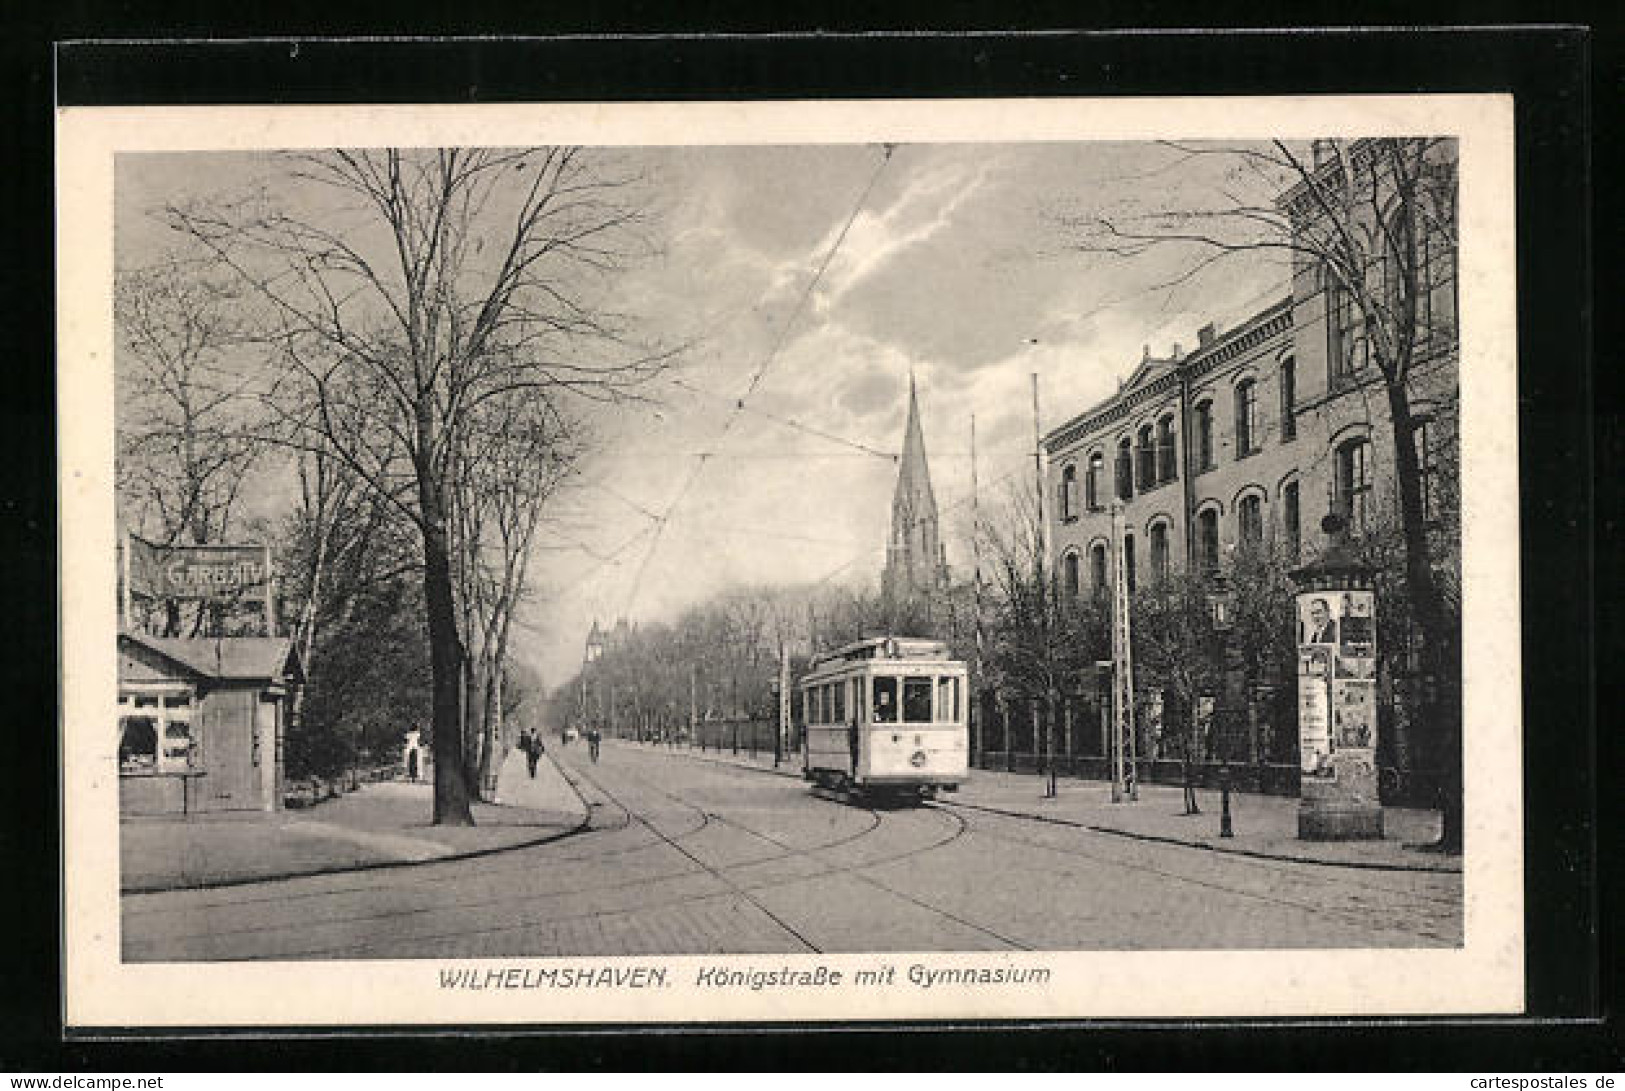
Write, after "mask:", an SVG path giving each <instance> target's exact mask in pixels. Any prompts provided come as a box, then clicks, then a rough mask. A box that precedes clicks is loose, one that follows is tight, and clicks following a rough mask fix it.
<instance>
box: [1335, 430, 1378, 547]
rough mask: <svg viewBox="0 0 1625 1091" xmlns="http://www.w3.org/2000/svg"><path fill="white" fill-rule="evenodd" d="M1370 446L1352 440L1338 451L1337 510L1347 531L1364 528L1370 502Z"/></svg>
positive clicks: (1358, 440) (1360, 441)
mask: <svg viewBox="0 0 1625 1091" xmlns="http://www.w3.org/2000/svg"><path fill="white" fill-rule="evenodd" d="M1370 463H1371V444H1369V443H1367V442H1366V441H1365V440H1364V439H1351V440H1349V441H1348V442H1347V443H1344V444H1343V445H1341V446H1340V447H1338V448H1337V510H1338V511H1339V512H1341V513H1342V515H1343V518H1345V519H1347V520H1348V524H1349V529H1351V530H1355V531H1359V530H1364V529H1365V528H1366V519H1367V517H1368V515H1369V512H1368V510H1367V509H1368V508H1369V507H1370V500H1371V465H1370Z"/></svg>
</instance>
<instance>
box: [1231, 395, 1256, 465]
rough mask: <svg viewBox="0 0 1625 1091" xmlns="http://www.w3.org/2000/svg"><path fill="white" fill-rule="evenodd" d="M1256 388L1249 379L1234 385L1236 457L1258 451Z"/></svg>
mask: <svg viewBox="0 0 1625 1091" xmlns="http://www.w3.org/2000/svg"><path fill="white" fill-rule="evenodd" d="M1259 439H1260V436H1259V434H1258V386H1257V384H1255V383H1254V382H1253V381H1252V380H1251V379H1243V380H1242V381H1241V382H1239V383H1237V384H1236V457H1237V458H1245V457H1246V456H1248V455H1250V454H1253V453H1255V452H1256V451H1257V450H1258V441H1259Z"/></svg>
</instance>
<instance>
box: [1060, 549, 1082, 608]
mask: <svg viewBox="0 0 1625 1091" xmlns="http://www.w3.org/2000/svg"><path fill="white" fill-rule="evenodd" d="M1061 589H1062V590H1063V591H1064V592H1066V597H1067V598H1069V599H1075V598H1077V597H1078V591H1079V590H1080V588H1079V586H1078V554H1077V551H1076V550H1070V551H1068V552H1067V555H1066V556H1065V557H1062V558H1061Z"/></svg>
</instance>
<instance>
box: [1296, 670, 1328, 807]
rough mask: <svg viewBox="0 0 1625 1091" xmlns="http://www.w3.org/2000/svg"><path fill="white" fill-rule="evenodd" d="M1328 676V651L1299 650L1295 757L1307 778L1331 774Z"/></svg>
mask: <svg viewBox="0 0 1625 1091" xmlns="http://www.w3.org/2000/svg"><path fill="white" fill-rule="evenodd" d="M1330 674H1331V652H1330V650H1329V649H1327V648H1317V647H1300V648H1299V649H1298V754H1299V759H1300V760H1299V768H1300V769H1301V770H1302V771H1303V773H1304V774H1305V775H1307V776H1323V777H1329V776H1332V775H1333V771H1332V766H1331V756H1332V740H1331V726H1330V725H1331V709H1330V707H1329V701H1328V695H1327V691H1326V687H1327V685H1328V684H1329V682H1330Z"/></svg>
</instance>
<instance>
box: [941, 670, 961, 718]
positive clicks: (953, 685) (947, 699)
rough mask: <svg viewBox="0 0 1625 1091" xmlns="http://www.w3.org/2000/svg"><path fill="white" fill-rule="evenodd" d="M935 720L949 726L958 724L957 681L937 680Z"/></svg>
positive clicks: (954, 679) (948, 678) (952, 679)
mask: <svg viewBox="0 0 1625 1091" xmlns="http://www.w3.org/2000/svg"><path fill="white" fill-rule="evenodd" d="M937 719H938V720H940V721H942V722H943V723H949V724H957V723H958V722H959V679H957V678H954V677H951V676H950V677H945V678H938V679H937Z"/></svg>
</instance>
